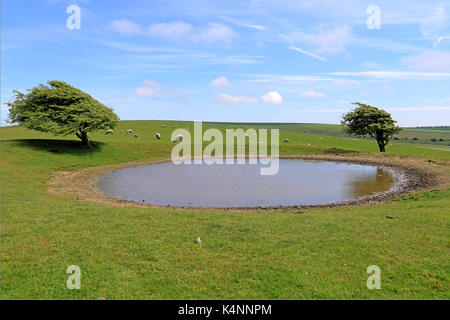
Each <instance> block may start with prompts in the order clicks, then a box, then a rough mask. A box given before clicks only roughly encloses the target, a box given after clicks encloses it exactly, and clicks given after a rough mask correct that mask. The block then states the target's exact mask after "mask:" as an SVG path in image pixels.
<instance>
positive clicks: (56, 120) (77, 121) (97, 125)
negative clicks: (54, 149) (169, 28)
mask: <svg viewBox="0 0 450 320" xmlns="http://www.w3.org/2000/svg"><path fill="white" fill-rule="evenodd" d="M14 94H15V100H14V101H12V102H8V103H7V105H8V106H9V122H10V123H17V124H19V125H22V126H24V127H26V128H29V129H33V130H38V131H42V132H49V133H53V134H56V135H69V134H76V135H77V137H78V138H80V139H81V140H82V141H83V143H84V144H86V145H89V143H90V142H89V138H88V136H87V133H88V132H95V131H98V130H105V129H111V128H114V127H115V126H116V125H117V124H118V123H119V117H118V116H117V115H116V114H115V113H114V112H113V111H112V109H111V108H108V107H106V106H104V105H103V104H102V103H100V102H99V101H97V100H95V99H94V98H92V97H91V96H90V95H89V94H87V93H85V92H83V91H81V90H79V89H77V88H74V87H72V86H70V85H69V84H67V83H65V82H63V81H49V82H48V85H43V84H40V85H39V86H37V87H34V88H32V89H29V90H28V93H27V94H24V93H22V92H19V91H17V90H15V91H14Z"/></svg>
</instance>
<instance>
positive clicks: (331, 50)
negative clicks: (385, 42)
mask: <svg viewBox="0 0 450 320" xmlns="http://www.w3.org/2000/svg"><path fill="white" fill-rule="evenodd" d="M279 37H280V38H282V39H285V40H287V41H289V42H290V43H298V42H301V43H304V44H306V45H307V46H309V47H310V48H311V50H312V51H313V52H314V53H315V54H317V55H322V54H338V53H341V52H344V51H345V49H346V46H347V44H348V43H349V42H350V40H352V38H353V35H352V30H351V28H350V27H348V26H345V25H344V26H336V25H328V24H320V25H319V27H318V28H317V32H316V33H311V34H308V33H305V32H303V31H300V30H298V31H294V32H291V33H289V34H285V35H279ZM297 49H298V48H297ZM297 51H299V50H297ZM299 52H301V51H299ZM303 53H305V52H303ZM318 57H320V56H318Z"/></svg>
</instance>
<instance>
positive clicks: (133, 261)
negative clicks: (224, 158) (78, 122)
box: [0, 121, 450, 299]
mask: <svg viewBox="0 0 450 320" xmlns="http://www.w3.org/2000/svg"><path fill="white" fill-rule="evenodd" d="M161 124H165V125H166V128H163V127H161ZM221 125H223V127H220V126H221ZM211 126H214V127H217V124H211V123H206V124H205V128H208V127H211ZM240 126H245V127H250V126H253V127H272V126H276V127H279V128H280V130H281V135H280V136H281V139H285V138H289V140H290V142H289V143H282V144H281V145H280V152H281V154H282V155H295V154H314V155H315V154H326V155H328V154H341V153H352V154H355V156H358V154H360V153H362V152H374V153H375V152H377V146H376V143H375V142H374V141H371V140H361V139H354V138H352V139H351V138H349V137H342V136H339V133H338V128H337V126H333V125H314V124H312V125H310V124H308V125H306V124H283V125H275V124H228V123H227V124H220V125H219V128H220V129H221V130H224V129H226V128H227V127H228V128H231V127H240ZM175 127H181V128H185V127H192V123H191V122H179V121H176V122H169V121H123V122H121V123H120V126H119V128H118V129H116V134H114V135H112V136H107V135H104V134H103V133H98V134H95V135H93V136H92V137H93V138H94V140H95V141H96V142H97V146H96V147H95V148H92V149H88V148H80V147H79V142H78V141H76V139H75V138H74V137H64V138H61V137H54V136H51V135H49V134H43V133H38V132H35V131H30V130H26V129H24V128H21V127H4V128H0V139H1V142H0V160H1V167H0V168H1V188H0V196H1V203H0V205H1V229H0V236H1V240H2V241H1V243H0V252H1V255H0V259H1V261H0V262H1V277H2V281H1V290H0V298H3V299H11V298H91V299H97V298H98V297H106V298H107V299H112V298H137V299H140V298H153V299H155V298H217V299H225V298H255V299H259V298H275V299H276V298H293V299H298V298H349V299H352V298H368V299H370V298H441V299H448V298H450V290H449V286H448V271H449V269H448V261H449V260H450V253H449V250H448V246H447V244H448V230H449V229H448V228H449V225H450V220H449V215H448V207H449V205H450V200H449V199H450V191H449V190H435V191H428V192H421V193H418V194H412V195H408V196H403V197H399V198H397V199H395V200H394V201H390V202H387V203H384V204H379V205H364V206H350V207H337V208H315V209H308V210H302V211H301V212H299V211H298V210H291V209H286V210H280V211H264V210H252V211H248V212H247V211H222V210H200V209H198V210H183V209H173V208H138V207H117V206H110V205H102V204H97V203H93V202H84V201H79V200H78V199H76V198H75V197H72V196H68V195H55V194H50V193H48V192H47V182H48V181H49V179H51V177H52V176H53V175H54V174H55V172H58V171H63V170H78V169H82V168H86V167H93V166H99V165H105V164H120V163H125V162H130V161H136V160H142V159H160V158H167V157H170V152H171V149H172V147H173V143H172V142H171V141H170V139H169V137H170V133H171V132H172V130H173V129H174V128H175ZM128 128H131V129H133V131H134V132H136V133H138V134H139V137H138V138H134V137H133V136H131V135H130V136H126V135H121V134H118V133H117V132H118V131H119V130H121V129H124V130H126V129H128ZM411 130H412V132H414V134H415V135H419V134H425V133H427V132H428V131H427V130H424V129H417V131H414V130H416V129H411ZM405 131H407V130H405ZM408 131H409V129H408ZM419 131H420V132H419ZM156 132H160V133H161V135H162V139H161V140H156V139H155V138H154V135H155V133H156ZM326 133H327V134H326ZM444 133H445V132H444ZM444 133H442V134H444ZM439 134H441V132H439ZM435 137H436V138H439V136H438V135H437V134H436V133H435ZM442 137H448V136H444V135H442ZM424 139H425V138H424ZM419 141H420V140H419ZM387 150H388V152H387V153H386V155H385V156H386V157H402V158H404V159H405V160H407V159H408V158H423V159H427V160H429V161H433V162H435V163H438V164H439V165H440V166H442V167H447V168H448V164H449V160H450V153H449V151H447V150H446V149H445V148H444V147H443V146H442V145H440V144H428V143H427V144H425V143H424V144H419V143H417V144H416V143H414V144H413V143H404V142H403V141H402V142H397V141H394V143H393V145H392V146H388V148H387ZM387 215H390V216H394V217H395V218H394V219H386V216H387ZM198 236H200V237H201V238H202V240H203V242H202V243H201V244H196V243H194V241H193V240H194V239H195V238H196V237H198ZM373 264H375V265H378V266H379V267H380V268H381V271H382V282H381V286H382V289H381V290H368V289H367V288H366V280H367V277H368V275H367V273H366V269H367V267H368V266H369V265H373ZM69 265H78V266H80V268H81V271H82V284H81V290H68V289H67V288H66V280H67V277H68V276H69V275H68V274H66V269H67V267H68V266H69Z"/></svg>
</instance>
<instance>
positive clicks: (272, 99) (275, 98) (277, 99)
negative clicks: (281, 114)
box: [262, 91, 283, 104]
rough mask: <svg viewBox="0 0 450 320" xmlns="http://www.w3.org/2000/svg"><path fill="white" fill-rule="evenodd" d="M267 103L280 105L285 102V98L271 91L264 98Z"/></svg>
mask: <svg viewBox="0 0 450 320" xmlns="http://www.w3.org/2000/svg"><path fill="white" fill-rule="evenodd" d="M262 100H263V101H264V102H265V103H273V104H279V103H282V102H283V97H282V96H281V94H279V93H278V92H276V91H271V92H268V93H266V94H264V95H263V96H262Z"/></svg>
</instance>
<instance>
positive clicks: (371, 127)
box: [341, 102, 402, 152]
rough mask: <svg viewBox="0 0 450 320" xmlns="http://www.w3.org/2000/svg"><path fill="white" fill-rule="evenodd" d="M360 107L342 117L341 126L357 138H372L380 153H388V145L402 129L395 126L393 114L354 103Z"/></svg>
mask: <svg viewBox="0 0 450 320" xmlns="http://www.w3.org/2000/svg"><path fill="white" fill-rule="evenodd" d="M352 104H354V105H357V106H358V107H357V108H355V109H353V110H352V111H350V112H348V113H346V114H344V115H343V116H342V121H341V124H342V126H343V130H344V132H345V133H348V134H353V135H357V136H371V137H372V138H375V139H376V140H377V143H378V147H379V149H380V152H385V151H386V145H387V144H388V143H389V141H390V140H391V139H392V137H393V136H394V135H395V134H397V133H399V132H400V131H401V130H402V129H401V128H400V127H398V126H396V125H395V123H396V122H397V121H395V120H393V119H392V117H391V114H390V113H388V112H386V111H384V110H381V109H378V108H375V107H372V106H369V105H367V104H364V103H359V102H354V103H352Z"/></svg>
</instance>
